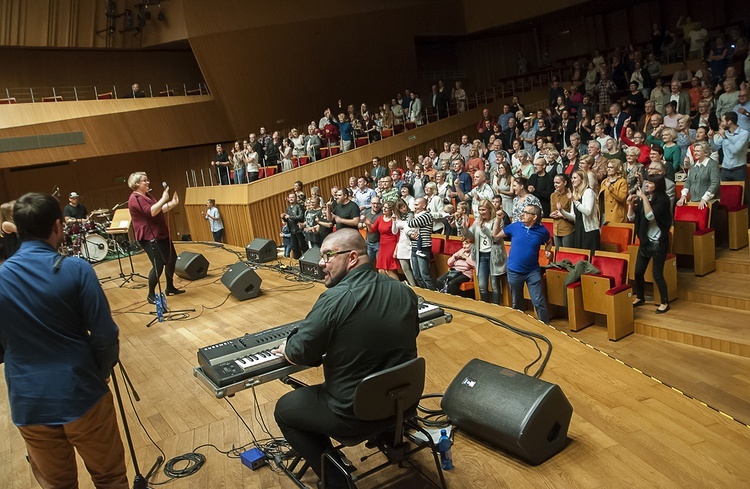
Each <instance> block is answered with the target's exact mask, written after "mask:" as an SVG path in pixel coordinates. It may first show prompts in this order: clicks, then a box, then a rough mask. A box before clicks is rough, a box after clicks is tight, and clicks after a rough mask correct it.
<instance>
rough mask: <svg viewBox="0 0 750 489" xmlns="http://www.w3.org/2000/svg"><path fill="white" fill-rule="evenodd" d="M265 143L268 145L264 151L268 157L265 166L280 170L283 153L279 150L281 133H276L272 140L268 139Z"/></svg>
mask: <svg viewBox="0 0 750 489" xmlns="http://www.w3.org/2000/svg"><path fill="white" fill-rule="evenodd" d="M261 129H263V128H261ZM265 141H266V143H265V146H264V150H263V151H264V153H265V155H266V163H265V165H266V166H269V167H272V168H278V166H279V161H280V160H281V151H280V149H279V146H280V145H281V141H280V135H279V132H278V131H274V133H273V136H272V137H270V138H266V139H265Z"/></svg>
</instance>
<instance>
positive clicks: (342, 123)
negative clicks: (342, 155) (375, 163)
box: [333, 112, 354, 152]
mask: <svg viewBox="0 0 750 489" xmlns="http://www.w3.org/2000/svg"><path fill="white" fill-rule="evenodd" d="M333 123H334V124H335V125H336V126H337V127H338V132H339V134H340V135H341V151H342V152H344V151H349V150H351V149H352V148H353V147H354V128H353V127H352V123H351V122H349V121H348V120H346V114H344V113H343V112H341V113H340V114H339V120H338V122H333Z"/></svg>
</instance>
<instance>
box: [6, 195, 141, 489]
mask: <svg viewBox="0 0 750 489" xmlns="http://www.w3.org/2000/svg"><path fill="white" fill-rule="evenodd" d="M13 215H14V219H15V223H16V226H17V227H18V235H19V237H20V240H21V248H20V249H19V250H18V252H17V253H16V254H14V255H13V257H11V258H10V259H8V260H7V261H6V262H5V263H4V264H3V266H2V267H0V310H2V311H3V314H2V315H1V316H0V363H2V362H3V361H4V362H5V379H6V383H7V385H8V397H9V400H10V410H11V417H12V419H13V423H14V424H15V425H16V426H18V430H19V431H20V432H21V436H22V437H23V438H24V441H25V442H26V449H27V452H28V460H29V462H30V464H31V470H32V472H33V474H34V477H35V478H36V480H37V481H38V482H39V484H40V485H41V486H42V487H50V488H52V487H54V488H68V487H78V473H77V469H76V452H78V455H80V456H81V458H82V459H83V460H84V462H85V464H86V468H87V469H88V471H89V473H90V474H91V477H92V479H93V481H94V484H95V486H96V487H102V488H103V487H106V488H114V489H126V488H127V487H128V480H127V476H126V469H125V452H124V449H123V445H122V440H121V439H120V430H119V428H118V426H117V418H116V416H115V409H114V402H113V399H112V394H111V392H110V391H109V388H108V387H107V381H108V378H109V376H110V374H111V373H112V367H114V365H115V363H117V358H118V354H119V341H118V334H119V331H118V328H117V325H116V324H115V322H114V321H113V320H112V317H111V314H110V310H109V304H108V303H107V298H106V297H105V295H104V292H103V291H102V288H101V286H100V285H99V282H98V279H97V277H96V274H95V273H94V269H93V268H92V267H91V265H89V264H88V263H87V262H86V261H85V260H82V259H80V258H75V257H63V256H62V255H59V254H58V253H57V252H56V251H55V250H56V249H57V248H58V246H59V245H60V243H61V242H62V240H63V237H64V233H63V226H62V217H63V216H62V213H61V211H60V207H59V204H58V202H57V199H55V198H54V197H52V196H50V195H45V194H41V193H28V194H26V195H23V196H22V197H21V198H19V199H18V201H17V202H16V204H15V207H14V214H13Z"/></svg>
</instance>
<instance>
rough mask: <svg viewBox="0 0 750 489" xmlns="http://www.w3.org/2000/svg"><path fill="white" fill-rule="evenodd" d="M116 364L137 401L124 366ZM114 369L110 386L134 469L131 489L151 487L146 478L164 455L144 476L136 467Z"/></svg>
mask: <svg viewBox="0 0 750 489" xmlns="http://www.w3.org/2000/svg"><path fill="white" fill-rule="evenodd" d="M117 365H119V366H120V374H121V375H122V377H123V379H125V383H126V388H127V389H130V392H132V393H133V398H135V400H136V402H139V401H140V400H141V399H140V397H139V396H138V393H137V392H136V391H135V388H134V387H133V383H132V382H131V381H130V377H128V374H127V372H125V367H123V366H122V363H121V362H119V361H118V362H117ZM115 372H116V369H112V376H111V377H112V386H113V387H114V388H115V398H116V399H117V406H118V407H119V409H120V419H122V428H123V431H125V439H126V440H127V442H128V450H129V451H130V459H131V460H132V462H133V470H134V471H135V477H134V478H133V489H151V487H150V486H149V485H148V480H149V479H150V478H151V477H153V476H154V475H155V474H156V471H157V470H159V468H160V467H161V464H162V463H164V457H163V456H161V455H159V456H158V457H157V458H156V462H154V465H152V466H151V470H149V471H148V473H147V474H146V476H145V477H144V476H143V475H141V471H140V469H139V468H138V459H137V458H136V456H135V448H134V447H133V439H132V437H131V436H130V428H129V427H128V419H127V417H126V416H125V407H124V406H123V403H122V396H121V395H120V386H119V385H118V384H117V375H115Z"/></svg>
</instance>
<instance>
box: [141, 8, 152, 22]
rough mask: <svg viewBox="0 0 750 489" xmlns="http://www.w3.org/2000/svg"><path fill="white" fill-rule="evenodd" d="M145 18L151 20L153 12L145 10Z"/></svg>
mask: <svg viewBox="0 0 750 489" xmlns="http://www.w3.org/2000/svg"><path fill="white" fill-rule="evenodd" d="M143 18H144V19H146V20H151V12H149V11H148V10H146V11H145V12H143Z"/></svg>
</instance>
